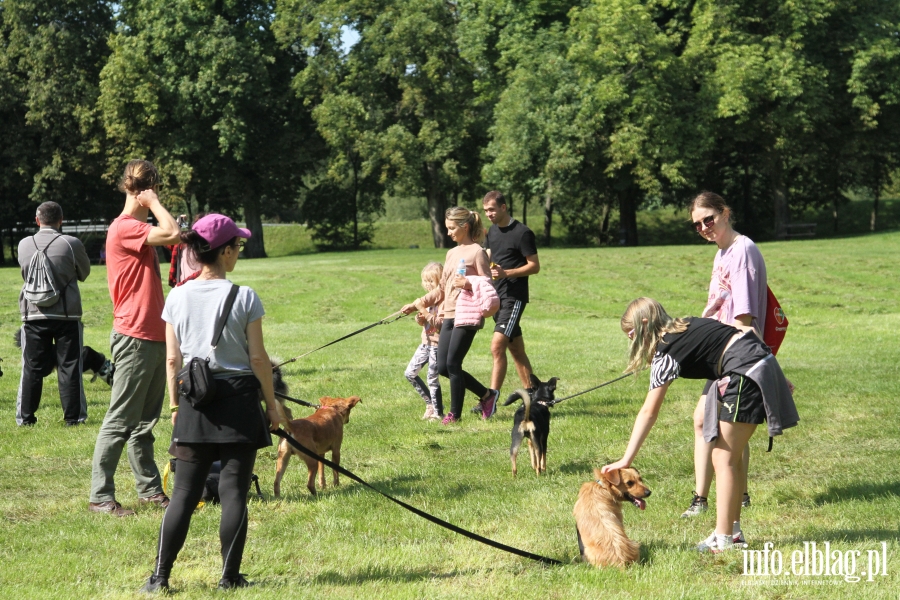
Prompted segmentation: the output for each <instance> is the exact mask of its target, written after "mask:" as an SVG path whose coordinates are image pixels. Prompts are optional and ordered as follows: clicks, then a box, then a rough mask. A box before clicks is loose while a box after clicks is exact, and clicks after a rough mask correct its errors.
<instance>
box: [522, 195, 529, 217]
mask: <svg viewBox="0 0 900 600" xmlns="http://www.w3.org/2000/svg"><path fill="white" fill-rule="evenodd" d="M522 225H528V195H527V194H522Z"/></svg>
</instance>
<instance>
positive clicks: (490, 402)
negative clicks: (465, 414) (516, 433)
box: [481, 390, 500, 420]
mask: <svg viewBox="0 0 900 600" xmlns="http://www.w3.org/2000/svg"><path fill="white" fill-rule="evenodd" d="M499 399H500V390H490V395H489V396H488V399H487V400H482V401H481V418H482V419H485V420H487V419H490V418H491V417H493V416H494V413H495V412H497V400H499Z"/></svg>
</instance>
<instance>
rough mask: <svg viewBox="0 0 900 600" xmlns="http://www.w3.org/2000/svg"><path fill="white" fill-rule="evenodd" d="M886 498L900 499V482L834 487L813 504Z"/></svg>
mask: <svg viewBox="0 0 900 600" xmlns="http://www.w3.org/2000/svg"><path fill="white" fill-rule="evenodd" d="M885 496H898V497H900V482H898V481H892V482H889V483H881V484H875V485H873V484H871V483H866V482H862V481H861V482H859V483H854V484H851V485H846V486H842V487H832V488H829V489H828V491H827V492H824V493H822V494H818V495H817V496H815V498H813V502H815V503H816V504H818V505H823V504H834V503H836V502H849V501H852V500H878V499H883V498H884V497H885Z"/></svg>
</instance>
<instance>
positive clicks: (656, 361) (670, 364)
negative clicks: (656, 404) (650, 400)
mask: <svg viewBox="0 0 900 600" xmlns="http://www.w3.org/2000/svg"><path fill="white" fill-rule="evenodd" d="M680 371H681V365H679V364H678V362H676V361H675V359H674V358H672V357H671V356H669V355H668V354H662V353H660V352H657V353H656V356H654V357H653V362H651V363H650V389H651V390H655V389H656V388H658V387H660V386H663V385H665V384H666V383H668V382H670V381H674V380H676V379H678V374H679V372H680Z"/></svg>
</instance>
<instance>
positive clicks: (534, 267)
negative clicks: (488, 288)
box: [491, 254, 541, 279]
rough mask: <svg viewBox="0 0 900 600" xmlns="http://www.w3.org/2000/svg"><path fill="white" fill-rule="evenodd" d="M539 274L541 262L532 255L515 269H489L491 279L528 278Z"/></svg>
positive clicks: (495, 266) (498, 267)
mask: <svg viewBox="0 0 900 600" xmlns="http://www.w3.org/2000/svg"><path fill="white" fill-rule="evenodd" d="M540 272H541V261H540V260H538V255H537V254H533V255H531V256H526V257H525V264H524V265H522V266H521V267H516V268H515V269H504V268H503V267H501V266H499V265H494V266H493V267H491V277H496V278H499V279H502V278H504V277H528V276H529V275H537V274H538V273H540Z"/></svg>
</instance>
